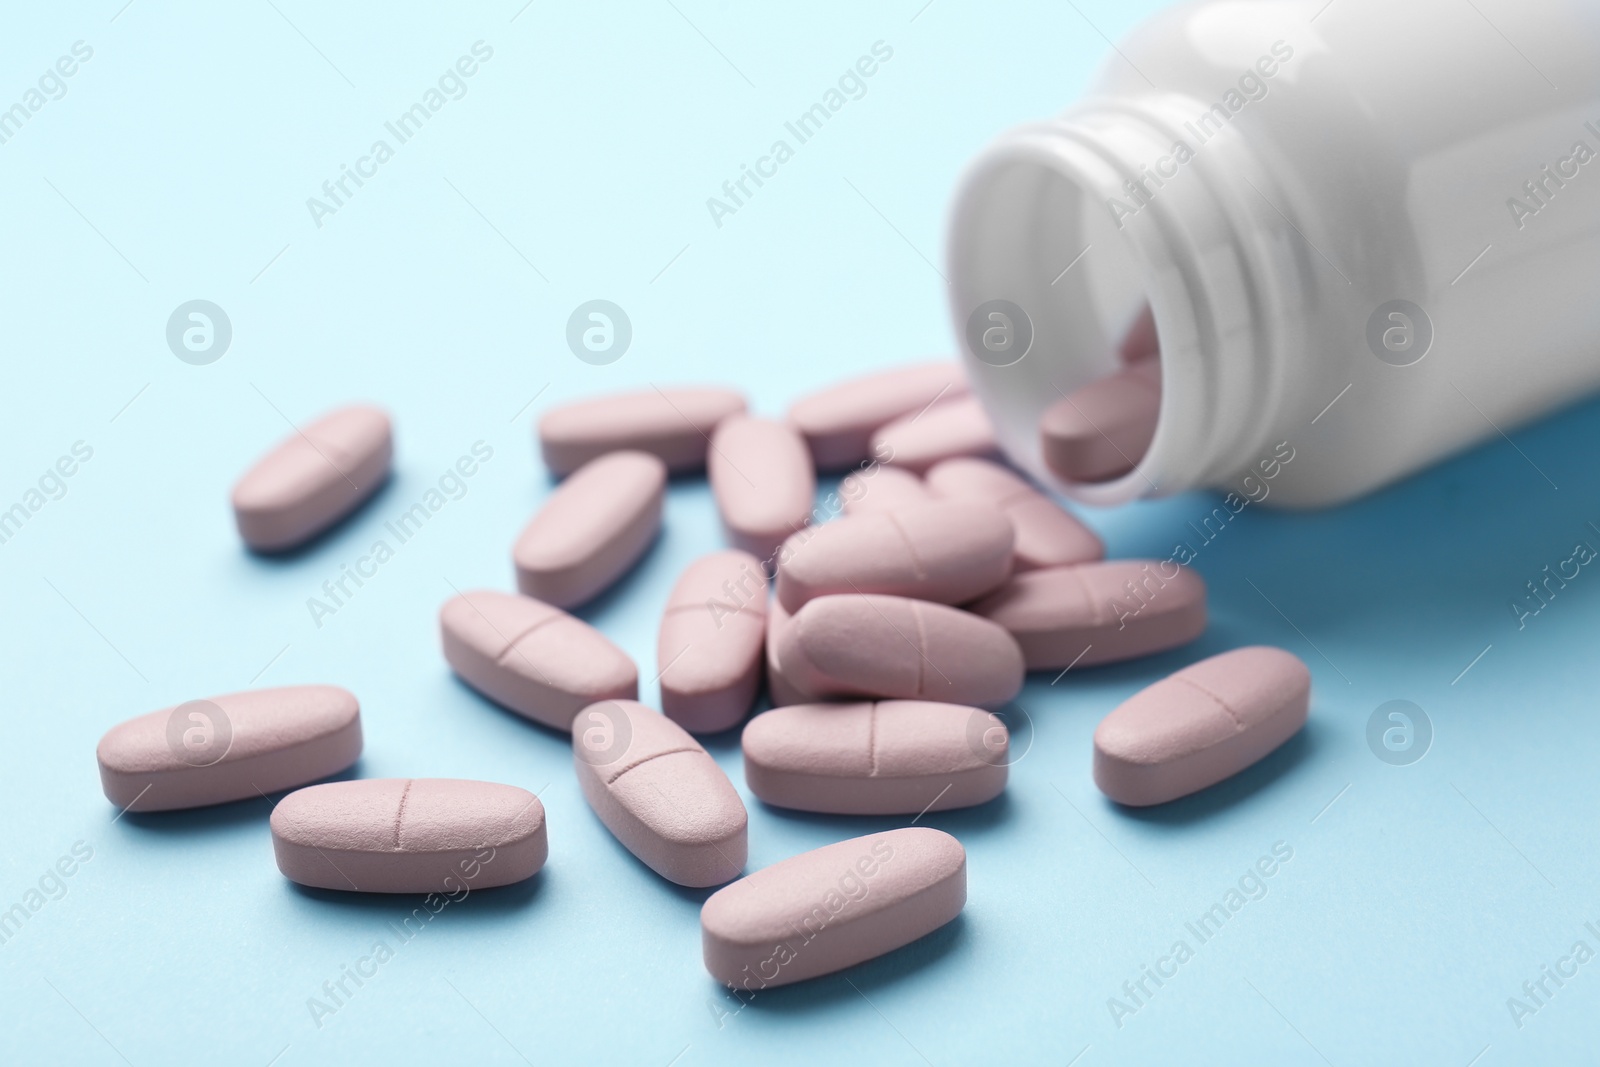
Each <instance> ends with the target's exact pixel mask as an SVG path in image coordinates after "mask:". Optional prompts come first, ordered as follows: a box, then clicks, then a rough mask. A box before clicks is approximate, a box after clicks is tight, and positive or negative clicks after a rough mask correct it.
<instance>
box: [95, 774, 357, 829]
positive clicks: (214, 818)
mask: <svg viewBox="0 0 1600 1067" xmlns="http://www.w3.org/2000/svg"><path fill="white" fill-rule="evenodd" d="M360 777H361V761H360V760H359V759H358V760H357V761H356V762H355V763H354V764H352V765H351V766H349V767H346V768H345V769H344V770H342V771H340V772H339V773H338V774H332V775H329V776H328V777H326V778H318V779H317V780H316V781H315V782H307V783H306V785H322V784H323V783H325V782H348V781H351V780H352V779H355V778H360ZM303 788H305V786H298V785H297V786H294V787H293V788H290V789H279V790H277V791H275V792H271V793H267V794H266V795H265V796H253V797H246V798H244V799H243V800H233V801H229V802H228V803H226V804H211V805H208V806H207V807H204V808H180V809H178V810H176V811H125V812H123V813H122V814H121V815H120V816H118V815H114V816H113V818H115V819H116V821H117V822H118V823H119V824H121V825H126V826H130V827H133V828H134V829H136V830H140V831H147V832H151V833H176V834H193V833H226V832H230V831H233V830H236V829H238V828H239V827H241V826H247V825H262V824H265V823H266V821H267V820H268V819H269V818H270V817H271V815H272V809H273V808H275V807H277V806H278V801H280V800H282V799H283V798H284V797H286V796H288V795H289V794H290V793H293V792H294V791H295V790H296V789H303ZM113 810H115V809H113Z"/></svg>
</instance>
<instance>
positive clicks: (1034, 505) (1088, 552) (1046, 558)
mask: <svg viewBox="0 0 1600 1067" xmlns="http://www.w3.org/2000/svg"><path fill="white" fill-rule="evenodd" d="M927 485H928V488H929V489H930V490H932V491H933V492H934V493H936V494H938V495H939V496H942V497H945V498H946V499H949V500H966V501H970V502H972V503H977V504H987V505H989V506H990V507H993V508H994V509H995V510H997V511H999V512H1000V513H1001V514H1003V515H1005V517H1006V518H1008V519H1010V520H1011V525H1012V527H1013V528H1014V529H1015V530H1016V533H1017V544H1016V548H1015V549H1014V550H1013V553H1012V566H1013V569H1015V570H1018V571H1031V570H1037V569H1039V568H1040V567H1059V566H1062V565H1064V564H1068V563H1089V562H1092V561H1093V560H1097V559H1100V558H1101V557H1102V556H1104V555H1105V553H1106V549H1105V545H1104V544H1102V543H1101V541H1100V538H1098V537H1096V536H1095V534H1094V531H1093V530H1090V529H1089V528H1088V527H1087V526H1085V525H1084V524H1083V523H1081V522H1079V521H1078V520H1077V519H1076V518H1074V517H1073V516H1072V515H1071V514H1070V513H1069V512H1067V511H1065V510H1063V509H1062V508H1061V507H1059V506H1057V504H1056V503H1055V501H1053V500H1051V499H1050V498H1049V497H1047V496H1045V495H1044V494H1043V493H1041V492H1039V491H1038V490H1037V489H1035V488H1033V486H1031V485H1029V484H1028V483H1027V482H1025V481H1023V480H1022V479H1021V478H1019V477H1018V476H1017V475H1015V474H1013V473H1011V472H1010V471H1009V470H1007V469H1006V468H1004V467H1002V466H1000V465H999V464H998V463H990V462H989V461H987V460H982V459H948V460H945V461H944V462H943V463H940V464H938V465H937V466H935V467H934V468H933V469H932V470H930V471H929V472H928V476H927Z"/></svg>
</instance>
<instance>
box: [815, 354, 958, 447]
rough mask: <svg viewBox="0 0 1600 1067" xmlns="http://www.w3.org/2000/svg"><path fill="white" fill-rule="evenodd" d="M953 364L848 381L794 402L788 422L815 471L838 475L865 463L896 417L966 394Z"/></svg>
mask: <svg viewBox="0 0 1600 1067" xmlns="http://www.w3.org/2000/svg"><path fill="white" fill-rule="evenodd" d="M967 389H968V386H967V379H966V375H965V374H964V373H963V372H962V370H961V366H960V365H959V364H957V363H945V362H939V363H917V364H913V365H911V366H906V367H896V368H895V369H894V370H889V371H882V372H880V373H878V374H869V375H866V376H865V377H861V378H852V379H851V380H849V381H846V382H841V383H840V384H838V385H834V386H830V387H829V388H827V389H823V390H822V391H820V392H817V393H812V394H811V395H810V396H807V397H803V398H801V399H800V400H797V401H795V403H794V404H793V406H791V407H790V408H789V422H790V423H791V424H793V426H794V427H795V429H797V430H799V431H800V433H801V434H802V435H804V437H805V439H806V443H807V444H808V445H810V446H811V457H812V459H813V460H814V461H815V462H816V465H817V469H819V470H838V469H839V468H841V467H848V466H850V465H851V464H853V463H859V462H861V461H862V460H864V459H866V458H867V456H868V453H869V451H870V447H871V442H872V435H873V433H874V432H875V431H876V430H877V429H878V428H879V427H880V426H883V425H884V424H885V423H889V422H893V421H894V420H895V419H898V418H899V417H900V416H902V415H910V414H914V413H916V412H918V411H921V410H922V409H923V408H925V407H927V406H928V405H930V404H934V403H936V402H938V401H941V400H952V399H954V398H956V397H958V396H963V395H965V394H966V392H967Z"/></svg>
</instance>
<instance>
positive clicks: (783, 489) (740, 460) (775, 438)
mask: <svg viewBox="0 0 1600 1067" xmlns="http://www.w3.org/2000/svg"><path fill="white" fill-rule="evenodd" d="M706 467H707V472H708V474H709V475H710V480H711V492H712V494H713V495H714V496H715V497H716V501H717V511H718V512H719V513H720V514H721V516H722V525H723V527H724V528H725V529H726V530H727V532H728V537H729V539H730V540H731V541H732V542H733V545H734V547H735V548H739V549H743V550H744V551H746V552H750V553H753V554H755V555H756V556H758V557H759V558H761V559H771V558H772V556H773V554H774V553H776V552H777V550H778V546H779V545H781V544H783V541H784V539H785V538H786V537H788V536H789V535H790V534H792V533H794V532H795V531H796V530H799V529H801V528H802V527H804V526H805V525H806V524H807V523H808V522H810V521H811V508H812V505H813V503H814V501H815V500H816V495H817V476H816V472H815V471H813V470H812V469H811V453H810V452H809V451H808V450H807V449H806V443H805V441H804V440H803V439H802V438H801V437H800V434H799V433H798V432H797V431H796V430H795V429H794V427H792V426H790V425H789V424H788V423H783V422H776V421H774V420H772V419H756V418H751V417H750V416H747V415H733V416H730V417H728V418H726V419H724V420H722V424H721V425H720V426H718V427H717V432H716V433H714V434H713V435H712V436H711V454H710V456H709V457H708V458H707V460H706Z"/></svg>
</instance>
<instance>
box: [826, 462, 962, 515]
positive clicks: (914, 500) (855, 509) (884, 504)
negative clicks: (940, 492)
mask: <svg viewBox="0 0 1600 1067" xmlns="http://www.w3.org/2000/svg"><path fill="white" fill-rule="evenodd" d="M839 498H840V500H842V501H843V502H844V513H845V514H846V515H881V514H882V513H883V512H885V511H894V510H895V509H896V508H903V507H905V506H906V505H907V504H930V503H932V502H933V501H935V500H937V499H938V497H937V496H935V495H934V494H933V492H932V491H930V490H929V489H928V487H927V486H926V485H924V484H923V483H922V479H921V478H919V477H917V475H916V474H915V473H913V472H911V471H908V470H905V469H904V468H901V467H890V466H886V465H885V464H882V463H874V464H873V465H872V466H870V467H868V468H867V469H866V470H861V471H856V472H855V473H854V474H851V475H849V476H847V477H846V478H845V479H844V480H842V481H841V482H840V483H839Z"/></svg>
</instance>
